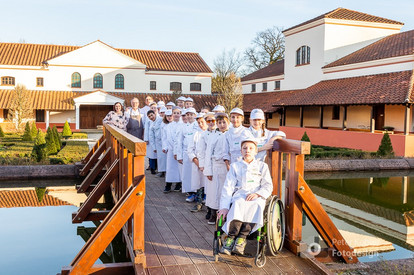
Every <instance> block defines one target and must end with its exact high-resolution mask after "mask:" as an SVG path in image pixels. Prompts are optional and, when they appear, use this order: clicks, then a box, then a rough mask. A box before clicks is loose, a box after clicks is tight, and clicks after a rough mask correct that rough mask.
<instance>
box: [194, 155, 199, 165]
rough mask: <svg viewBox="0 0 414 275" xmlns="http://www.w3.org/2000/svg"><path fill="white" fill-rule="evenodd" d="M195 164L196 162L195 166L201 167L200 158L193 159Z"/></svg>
mask: <svg viewBox="0 0 414 275" xmlns="http://www.w3.org/2000/svg"><path fill="white" fill-rule="evenodd" d="M193 162H194V164H195V165H197V167H199V166H198V165H199V164H200V163H199V162H198V158H197V157H195V158H193Z"/></svg>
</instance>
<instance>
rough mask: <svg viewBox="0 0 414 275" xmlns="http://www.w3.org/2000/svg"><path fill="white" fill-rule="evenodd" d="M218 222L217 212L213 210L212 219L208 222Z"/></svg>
mask: <svg viewBox="0 0 414 275" xmlns="http://www.w3.org/2000/svg"><path fill="white" fill-rule="evenodd" d="M216 220H217V212H216V210H211V215H210V219H209V220H208V222H207V223H208V224H216Z"/></svg>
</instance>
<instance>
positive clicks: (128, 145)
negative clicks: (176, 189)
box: [62, 125, 146, 274]
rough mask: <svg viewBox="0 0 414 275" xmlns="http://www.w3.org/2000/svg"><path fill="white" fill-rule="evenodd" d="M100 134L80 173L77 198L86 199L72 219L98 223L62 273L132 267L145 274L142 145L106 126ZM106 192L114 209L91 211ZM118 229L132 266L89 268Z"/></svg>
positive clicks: (118, 269) (97, 271)
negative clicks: (84, 194) (101, 134)
mask: <svg viewBox="0 0 414 275" xmlns="http://www.w3.org/2000/svg"><path fill="white" fill-rule="evenodd" d="M103 129H104V136H103V138H102V139H100V140H99V142H98V143H97V144H96V145H95V147H94V148H93V149H92V150H91V151H93V153H92V154H90V155H89V154H88V156H87V160H86V161H85V162H86V164H85V166H84V168H83V169H82V171H81V173H80V174H81V175H84V176H86V177H85V179H84V181H83V182H82V184H81V185H80V186H79V188H78V193H89V195H88V197H87V199H86V201H85V202H84V203H83V204H82V205H81V207H80V208H79V210H78V211H77V212H75V213H73V214H72V222H73V223H81V222H83V221H87V220H89V221H90V220H92V221H96V220H103V221H102V223H101V224H100V225H99V227H98V228H97V229H96V230H95V232H94V234H93V235H92V236H91V238H90V239H89V240H88V241H87V243H86V244H85V245H84V247H83V248H82V249H81V251H80V252H79V253H78V255H77V256H76V257H75V259H74V260H73V261H72V263H71V264H70V266H68V267H65V268H64V269H63V270H62V274H90V273H93V274H99V271H102V272H124V271H125V270H127V269H128V270H129V271H130V269H132V268H133V269H135V273H136V274H138V273H143V272H144V270H143V268H144V267H145V254H144V245H145V240H144V236H145V235H144V200H145V176H144V172H145V171H144V170H145V169H144V158H145V154H146V144H145V142H143V141H142V140H140V139H138V138H136V137H134V136H132V135H130V134H128V133H127V132H125V131H122V130H119V129H118V128H116V127H113V126H111V125H104V128H103ZM103 171H105V173H104V175H103V176H102V178H100V180H99V181H98V183H97V184H96V186H95V187H92V186H93V185H92V184H93V183H94V182H95V181H96V179H97V177H98V175H99V174H101V173H102V172H103ZM108 190H110V192H111V194H112V198H113V201H114V203H115V206H114V207H113V208H112V209H111V210H110V211H109V210H100V211H92V209H93V208H94V207H95V205H96V204H97V202H98V200H99V199H100V198H101V197H102V196H103V195H104V193H105V192H107V191H108ZM121 230H122V234H123V238H124V240H125V243H126V246H127V250H128V253H129V256H130V258H131V261H132V263H130V264H125V263H119V264H109V265H106V266H105V265H93V264H94V263H95V262H96V260H97V259H98V258H99V256H100V255H101V254H102V253H103V252H104V250H105V248H106V247H107V246H108V245H109V244H110V243H111V241H112V240H113V239H114V238H115V236H116V235H117V234H118V232H120V231H121ZM104 270H105V271H104ZM105 274H106V273H105Z"/></svg>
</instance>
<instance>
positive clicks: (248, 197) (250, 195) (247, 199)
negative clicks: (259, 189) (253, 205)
mask: <svg viewBox="0 0 414 275" xmlns="http://www.w3.org/2000/svg"><path fill="white" fill-rule="evenodd" d="M258 197H259V195H258V194H256V193H252V194H249V195H248V196H247V197H246V201H253V200H255V199H257V198H258Z"/></svg>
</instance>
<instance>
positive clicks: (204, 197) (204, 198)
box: [201, 194, 206, 204]
mask: <svg viewBox="0 0 414 275" xmlns="http://www.w3.org/2000/svg"><path fill="white" fill-rule="evenodd" d="M201 203H202V204H206V195H205V194H204V196H203V200H202V202H201Z"/></svg>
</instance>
